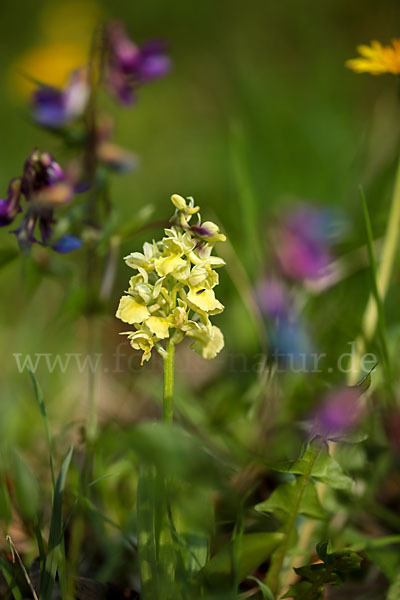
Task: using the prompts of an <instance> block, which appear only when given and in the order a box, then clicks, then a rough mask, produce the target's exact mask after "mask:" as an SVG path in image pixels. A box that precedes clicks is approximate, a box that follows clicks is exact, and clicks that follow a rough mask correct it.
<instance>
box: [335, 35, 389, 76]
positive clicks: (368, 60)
mask: <svg viewBox="0 0 400 600" xmlns="http://www.w3.org/2000/svg"><path fill="white" fill-rule="evenodd" d="M357 50H358V52H359V53H360V55H361V57H359V58H352V59H351V60H348V61H346V66H347V67H349V69H352V70H353V71H356V73H371V75H382V74H383V73H392V74H393V75H399V74H400V40H397V39H396V40H392V45H391V46H390V45H389V46H382V44H381V43H380V42H377V41H376V40H374V41H373V42H371V45H370V46H366V45H361V46H358V48H357Z"/></svg>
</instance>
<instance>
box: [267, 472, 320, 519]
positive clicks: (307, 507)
mask: <svg viewBox="0 0 400 600" xmlns="http://www.w3.org/2000/svg"><path fill="white" fill-rule="evenodd" d="M299 484H300V481H299V480H298V479H297V480H296V481H288V482H286V483H282V484H281V485H280V486H279V487H277V488H276V490H274V491H273V492H272V494H271V495H270V497H269V498H268V499H267V500H264V502H260V504H257V505H256V506H255V509H256V510H258V511H259V512H272V513H275V512H276V513H278V514H277V516H279V514H282V513H283V514H284V515H288V514H291V513H292V512H293V511H294V510H295V508H296V506H295V505H296V501H297V496H298V491H299ZM297 512H298V514H300V515H306V516H307V517H311V518H313V519H326V513H325V511H324V509H323V508H322V505H321V503H320V501H319V498H318V495H317V491H316V489H315V485H314V483H313V482H312V481H309V482H308V483H307V485H306V487H305V489H304V492H303V495H302V497H301V500H300V505H299V508H298V511H297Z"/></svg>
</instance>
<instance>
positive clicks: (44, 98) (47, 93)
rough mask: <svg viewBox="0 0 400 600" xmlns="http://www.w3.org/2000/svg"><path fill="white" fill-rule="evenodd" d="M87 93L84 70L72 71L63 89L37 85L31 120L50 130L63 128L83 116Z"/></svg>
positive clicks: (87, 98)
mask: <svg viewBox="0 0 400 600" xmlns="http://www.w3.org/2000/svg"><path fill="white" fill-rule="evenodd" d="M89 93H90V89H89V85H88V82H87V74H86V69H84V68H81V69H77V70H76V71H74V72H73V73H72V75H71V77H70V79H69V81H68V83H67V85H66V86H65V88H63V89H59V88H55V87H53V86H49V85H39V87H38V88H37V90H36V91H35V92H34V94H33V97H32V109H33V118H34V120H35V121H36V122H37V123H39V125H43V126H44V127H49V128H50V129H59V128H61V127H64V126H65V125H68V124H69V123H70V122H71V121H73V120H74V119H76V118H78V117H80V116H81V115H82V114H83V112H84V110H85V108H86V106H87V102H88V100H89Z"/></svg>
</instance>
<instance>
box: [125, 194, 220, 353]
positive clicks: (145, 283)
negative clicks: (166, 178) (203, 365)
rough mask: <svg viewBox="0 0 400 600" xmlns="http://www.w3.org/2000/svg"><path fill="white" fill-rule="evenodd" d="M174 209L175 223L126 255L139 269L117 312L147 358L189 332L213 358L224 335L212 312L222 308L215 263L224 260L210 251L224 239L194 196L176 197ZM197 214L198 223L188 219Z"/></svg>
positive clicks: (201, 350)
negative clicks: (204, 216) (160, 236)
mask: <svg viewBox="0 0 400 600" xmlns="http://www.w3.org/2000/svg"><path fill="white" fill-rule="evenodd" d="M171 200H172V203H173V204H174V206H175V208H176V211H175V215H174V216H173V218H172V219H171V222H172V225H171V226H170V227H168V228H166V229H165V236H164V237H163V239H162V240H161V241H159V242H155V241H153V242H152V243H151V244H150V243H148V242H146V243H145V244H144V246H143V252H132V253H131V254H129V255H128V256H127V257H126V258H125V261H126V263H127V264H128V265H129V266H130V267H131V268H133V269H136V270H137V272H138V273H137V274H136V275H134V276H133V277H131V278H130V286H129V290H128V292H127V295H125V296H123V297H122V298H121V300H120V303H119V307H118V310H117V317H118V318H119V319H121V320H122V321H124V322H125V323H129V324H130V325H133V326H134V327H135V329H134V330H133V331H132V332H129V333H128V334H127V335H128V338H129V340H130V343H131V345H132V347H133V348H135V349H137V350H142V351H143V353H144V354H143V358H142V363H143V361H146V360H149V358H150V355H151V351H152V349H153V348H154V347H155V348H156V349H157V351H158V352H160V354H165V350H164V348H163V345H162V342H163V340H166V339H169V340H170V342H172V343H173V344H177V343H179V342H181V341H182V340H183V338H184V337H185V336H186V335H187V336H188V337H192V338H193V339H194V340H195V341H194V343H193V345H192V348H193V349H194V350H196V351H197V352H199V354H201V356H203V357H204V358H213V357H214V356H216V354H217V353H218V352H219V351H220V350H221V349H222V348H223V345H224V339H223V335H222V333H221V331H220V330H219V329H218V327H215V326H214V325H212V323H211V322H210V316H212V315H216V314H218V313H220V312H222V311H223V309H224V306H223V305H222V304H221V302H219V300H218V299H217V298H216V296H215V292H214V288H215V287H216V286H217V285H218V282H219V277H218V273H217V272H216V271H215V270H214V269H215V268H218V267H222V266H223V265H224V264H225V263H224V261H223V260H222V259H221V258H219V257H217V256H212V255H211V252H212V249H213V245H214V244H215V243H216V242H218V241H224V240H225V236H224V235H223V234H221V233H220V231H219V228H218V227H217V225H215V224H214V223H211V222H210V221H206V222H205V223H204V224H203V225H202V224H201V219H200V215H199V212H198V211H199V207H198V206H195V205H194V200H193V198H188V199H184V198H182V196H179V195H177V194H175V195H174V196H173V197H172V198H171ZM193 215H196V219H197V221H198V223H197V225H190V223H189V222H190V220H191V218H192V217H193Z"/></svg>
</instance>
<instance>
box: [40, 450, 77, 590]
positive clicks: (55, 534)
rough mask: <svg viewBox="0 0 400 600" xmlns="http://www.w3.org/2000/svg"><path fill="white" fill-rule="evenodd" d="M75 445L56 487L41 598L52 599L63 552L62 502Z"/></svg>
mask: <svg viewBox="0 0 400 600" xmlns="http://www.w3.org/2000/svg"><path fill="white" fill-rule="evenodd" d="M72 452H73V447H71V448H70V449H69V451H68V454H67V456H66V457H65V459H64V462H63V464H62V466H61V469H60V473H59V475H58V478H57V482H56V486H55V488H54V499H53V511H52V514H51V521H50V533H49V542H48V552H47V557H46V562H45V564H44V568H43V572H42V573H41V589H40V598H41V600H51V597H52V592H53V587H54V581H55V578H56V573H57V567H58V563H59V560H60V557H61V554H62V545H63V520H62V502H63V496H64V488H65V482H66V479H67V473H68V469H69V465H70V462H71V457H72Z"/></svg>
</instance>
